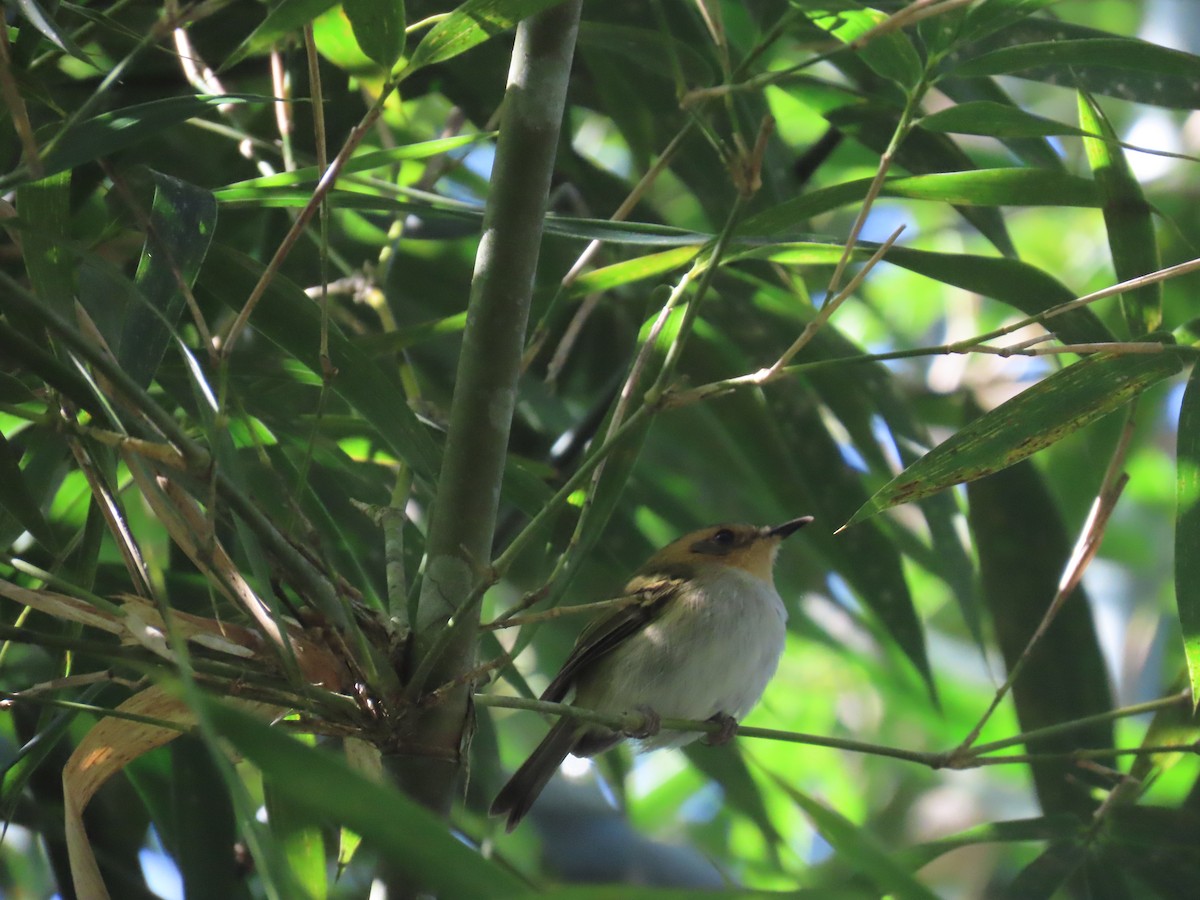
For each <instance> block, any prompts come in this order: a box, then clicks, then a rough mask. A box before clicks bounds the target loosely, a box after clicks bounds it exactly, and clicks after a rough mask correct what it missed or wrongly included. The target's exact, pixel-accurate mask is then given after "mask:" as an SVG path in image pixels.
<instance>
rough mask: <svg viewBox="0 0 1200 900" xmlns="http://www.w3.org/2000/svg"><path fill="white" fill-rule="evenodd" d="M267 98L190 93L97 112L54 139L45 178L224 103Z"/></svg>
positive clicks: (46, 158) (266, 99)
mask: <svg viewBox="0 0 1200 900" xmlns="http://www.w3.org/2000/svg"><path fill="white" fill-rule="evenodd" d="M274 102H275V100H274V99H273V98H271V97H260V96H253V95H249V94H220V95H214V94H193V95H190V96H186V97H168V98H166V99H164V100H151V101H150V102H149V103H138V104H136V105H134V106H126V107H124V108H123V109H116V110H113V111H111V112H106V113H101V114H100V115H98V116H95V117H93V118H91V119H84V120H83V121H82V122H80V123H78V124H77V125H75V126H73V127H72V128H69V129H67V131H66V132H63V133H60V134H58V135H56V136H55V138H54V140H53V142H52V146H51V149H50V151H49V152H48V153H47V154H46V155H45V156H44V157H43V158H42V168H43V170H44V171H45V172H46V174H47V175H50V174H54V173H56V172H61V171H63V170H64V169H73V168H75V167H76V166H78V165H80V164H81V163H85V162H90V161H91V160H93V159H97V158H98V157H101V156H107V155H109V154H110V153H115V152H117V151H118V150H124V149H125V148H126V147H132V146H133V145H134V144H137V143H140V142H141V141H144V140H146V139H147V138H151V137H155V136H157V135H158V134H159V133H160V132H162V131H164V130H165V129H168V128H171V127H172V126H174V125H178V124H179V123H180V122H186V121H187V120H188V119H192V118H195V117H197V116H202V115H204V114H205V113H208V112H212V111H214V110H215V109H216V108H217V107H218V106H223V105H225V104H230V105H234V106H236V105H239V104H251V103H274Z"/></svg>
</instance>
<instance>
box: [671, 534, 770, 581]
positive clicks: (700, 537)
mask: <svg viewBox="0 0 1200 900" xmlns="http://www.w3.org/2000/svg"><path fill="white" fill-rule="evenodd" d="M782 539H783V535H780V534H775V533H773V529H771V528H759V527H757V526H755V525H712V526H710V527H708V528H702V529H700V530H699V531H693V532H692V533H691V534H685V535H684V536H683V537H681V538H680V539H679V540H677V541H675V542H674V543H671V544H668V545H667V546H666V547H664V548H663V549H662V550H660V551H658V553H656V554H655V555H654V559H653V560H652V561H651V564H652V565H653V564H655V563H657V564H671V563H690V564H691V565H694V566H698V567H701V568H707V567H708V566H712V565H722V566H732V567H735V568H738V569H744V570H746V571H747V572H749V573H750V574H751V575H755V576H757V577H758V578H761V579H762V580H763V581H768V582H769V581H771V569H772V567H773V566H774V565H775V554H776V553H777V552H778V550H779V542H780V541H781V540H782Z"/></svg>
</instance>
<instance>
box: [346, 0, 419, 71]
mask: <svg viewBox="0 0 1200 900" xmlns="http://www.w3.org/2000/svg"><path fill="white" fill-rule="evenodd" d="M342 9H343V10H344V11H345V13H346V18H348V19H349V20H350V26H351V27H352V28H353V29H354V39H355V40H356V41H358V46H359V47H360V48H362V52H363V53H365V54H367V56H369V57H371V59H373V60H375V62H377V63H379V65H381V66H383V68H385V69H387V70H389V71H390V70H391V68H392V66H394V65H395V64H396V61H397V60H399V59H400V57H401V56H403V55H404V39H405V33H404V28H405V25H406V24H407V23H406V22H405V18H404V0H383V2H380V0H342Z"/></svg>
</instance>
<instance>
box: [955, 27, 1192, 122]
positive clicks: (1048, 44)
mask: <svg viewBox="0 0 1200 900" xmlns="http://www.w3.org/2000/svg"><path fill="white" fill-rule="evenodd" d="M1059 24H1060V23H1054V26H1055V27H1057V26H1058V25H1059ZM953 71H954V74H956V75H958V76H959V77H962V78H968V77H975V76H980V75H1017V76H1019V77H1021V78H1029V79H1033V80H1035V81H1045V82H1048V83H1050V84H1062V85H1066V86H1069V87H1080V88H1083V89H1084V90H1086V91H1089V92H1091V93H1096V94H1104V95H1106V96H1110V97H1118V98H1120V99H1122V100H1135V101H1139V102H1142V103H1152V104H1155V105H1157V106H1166V107H1173V108H1182V109H1193V108H1195V107H1197V106H1200V57H1196V56H1193V55H1192V54H1190V53H1183V52H1181V51H1178V50H1170V49H1168V48H1166V47H1160V46H1158V45H1156V44H1150V43H1146V42H1144V41H1138V40H1133V39H1132V38H1119V37H1095V38H1080V39H1075V40H1046V41H1040V42H1034V43H1021V44H1019V45H1017V46H1012V47H1003V48H1001V49H998V50H993V51H992V52H990V53H983V54H981V55H974V56H971V57H970V58H967V59H966V61H965V62H960V63H959V64H958V65H957V66H956V67H955V68H954V70H953Z"/></svg>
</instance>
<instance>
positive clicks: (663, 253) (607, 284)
mask: <svg viewBox="0 0 1200 900" xmlns="http://www.w3.org/2000/svg"><path fill="white" fill-rule="evenodd" d="M699 252H700V248H699V247H698V246H695V245H692V246H685V247H677V248H675V249H673V250H660V251H659V252H658V253H650V254H647V255H646V256H638V257H636V258H634V259H627V260H624V261H623V262H619V263H613V264H612V265H610V266H604V267H602V268H599V269H594V270H592V271H591V272H587V273H585V274H583V275H580V276H579V277H578V278H577V279H575V283H574V284H573V285H571V296H573V297H577V296H583V295H585V294H592V293H595V292H597V291H611V290H612V289H613V288H618V287H622V286H623V285H626V284H632V283H634V282H637V281H644V280H646V279H647V278H654V277H655V276H657V275H664V274H666V273H667V272H673V271H674V270H675V269H678V268H680V267H681V266H685V265H687V264H688V263H690V262H691V261H692V260H693V259H695V258H696V255H697V254H698V253H699Z"/></svg>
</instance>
